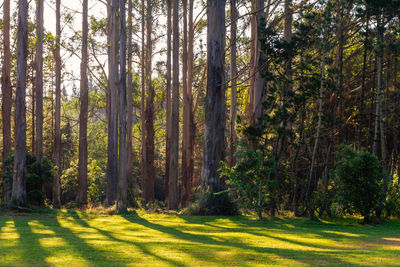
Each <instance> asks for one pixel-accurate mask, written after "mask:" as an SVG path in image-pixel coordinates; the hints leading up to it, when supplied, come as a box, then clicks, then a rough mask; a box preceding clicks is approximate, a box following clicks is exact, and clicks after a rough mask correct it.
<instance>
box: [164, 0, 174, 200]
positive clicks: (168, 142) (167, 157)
mask: <svg viewBox="0 0 400 267" xmlns="http://www.w3.org/2000/svg"><path fill="white" fill-rule="evenodd" d="M171 1H172V0H167V8H168V10H167V74H166V83H167V84H166V87H167V99H166V102H167V113H166V121H167V125H166V127H165V128H166V140H165V141H166V142H165V180H164V187H165V203H168V195H169V165H170V159H171V35H172V25H171V24H172V23H171V19H172V18H171V11H172V3H171Z"/></svg>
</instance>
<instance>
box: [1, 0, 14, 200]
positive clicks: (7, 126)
mask: <svg viewBox="0 0 400 267" xmlns="http://www.w3.org/2000/svg"><path fill="white" fill-rule="evenodd" d="M3 53H4V54H3V67H2V76H1V89H2V110H1V112H2V113H1V114H2V122H3V153H2V156H3V160H4V159H5V158H6V157H7V156H9V155H10V153H11V106H12V89H11V79H10V77H11V51H10V0H4V3H3ZM11 190H12V185H11V183H10V182H8V181H7V180H6V179H4V180H3V194H2V196H3V199H2V200H3V203H7V202H9V201H10V200H11Z"/></svg>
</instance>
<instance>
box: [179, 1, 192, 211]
mask: <svg viewBox="0 0 400 267" xmlns="http://www.w3.org/2000/svg"><path fill="white" fill-rule="evenodd" d="M182 5H183V8H182V9H183V58H182V60H183V70H182V72H183V73H182V77H183V81H182V83H183V138H182V190H181V197H182V198H181V204H182V206H185V205H187V203H188V202H189V201H190V196H191V191H192V179H193V127H192V126H193V110H192V102H193V100H192V98H193V97H192V82H193V78H192V75H193V34H194V29H193V0H190V1H189V31H188V19H187V18H188V16H187V13H188V12H187V11H188V5H187V0H182ZM188 35H189V40H188Z"/></svg>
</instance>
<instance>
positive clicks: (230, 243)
mask: <svg viewBox="0 0 400 267" xmlns="http://www.w3.org/2000/svg"><path fill="white" fill-rule="evenodd" d="M123 217H124V218H125V219H126V220H127V221H129V222H131V223H136V224H140V225H142V226H144V227H147V228H150V229H153V230H156V231H159V232H162V233H165V234H168V235H171V236H173V237H175V238H177V239H180V240H186V241H190V242H194V243H197V244H204V245H207V246H220V247H228V248H229V247H231V248H238V249H240V250H244V251H248V252H252V253H254V252H255V253H261V254H263V253H269V254H274V255H277V256H280V257H284V258H288V256H290V259H292V260H296V261H300V262H302V263H305V264H313V263H315V261H317V260H318V259H324V260H325V261H327V262H332V263H334V264H351V263H349V262H346V261H343V260H342V259H340V258H337V257H332V256H331V255H329V253H326V252H324V251H322V252H313V251H309V250H307V251H304V253H298V254H297V256H296V257H293V255H292V254H294V253H295V252H296V251H295V250H292V249H285V248H273V247H255V246H249V244H246V243H243V242H240V240H238V239H236V240H227V239H223V238H220V239H219V240H217V239H214V238H212V237H211V236H209V235H202V234H193V233H188V232H183V231H180V230H178V229H177V228H174V227H169V226H164V225H161V224H156V223H153V222H150V221H147V220H146V219H144V218H142V217H140V216H123ZM242 232H243V233H247V231H246V229H244V230H242ZM269 237H270V238H272V239H276V238H275V237H274V236H269ZM282 241H287V242H290V240H282ZM299 245H302V246H307V247H308V244H299ZM316 248H319V249H324V247H323V246H318V247H316ZM218 260H219V261H218V262H219V263H222V262H221V260H224V259H218Z"/></svg>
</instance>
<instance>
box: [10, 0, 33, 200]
mask: <svg viewBox="0 0 400 267" xmlns="http://www.w3.org/2000/svg"><path fill="white" fill-rule="evenodd" d="M28 8H29V7H28V1H27V0H18V31H17V51H18V58H17V74H18V79H17V89H16V96H15V150H14V171H13V184H12V199H15V201H16V202H17V203H16V204H18V205H25V204H26V181H25V175H26V154H25V149H26V148H25V147H26V113H25V94H26V59H27V51H28Z"/></svg>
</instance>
